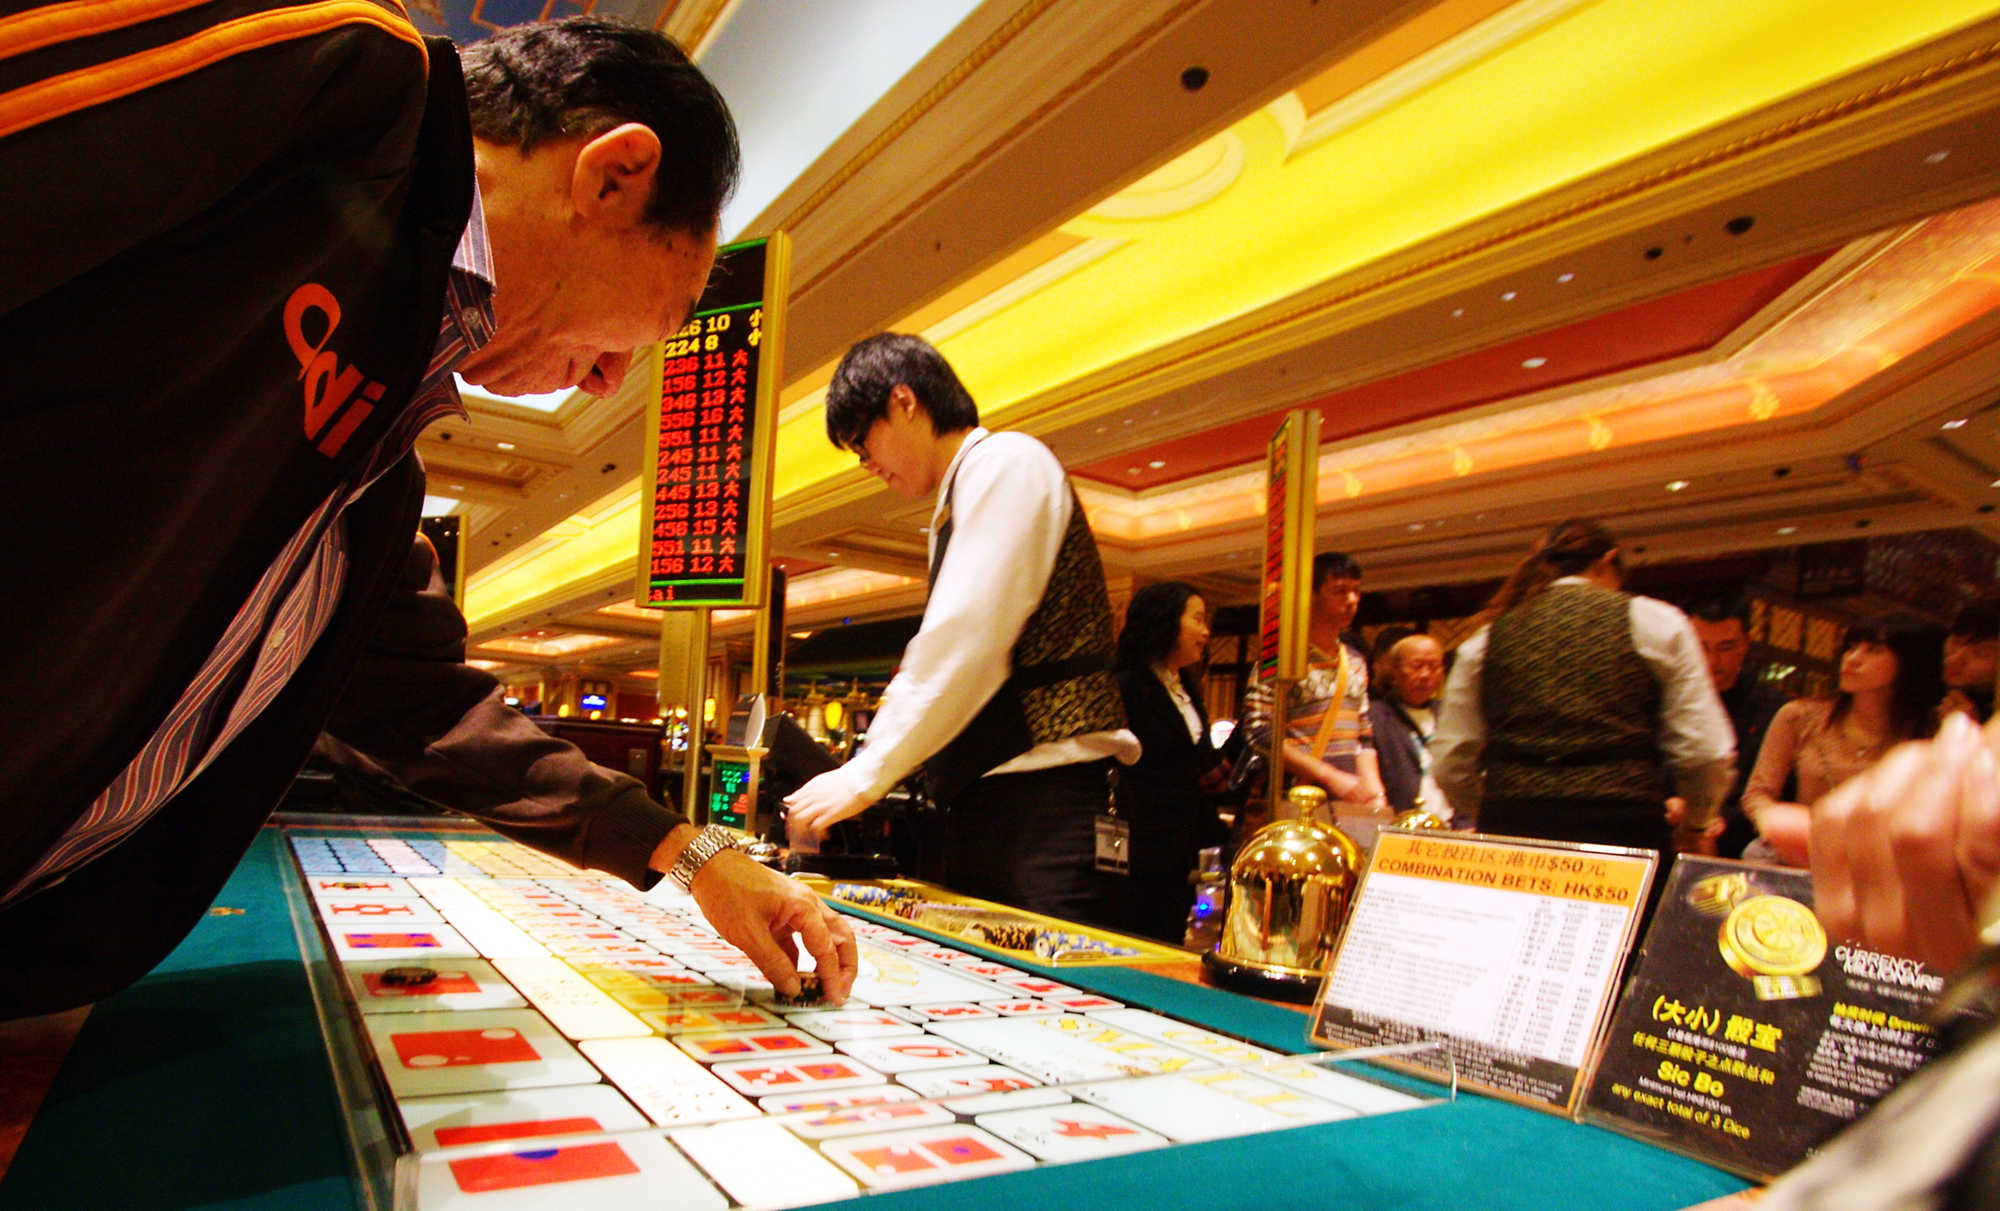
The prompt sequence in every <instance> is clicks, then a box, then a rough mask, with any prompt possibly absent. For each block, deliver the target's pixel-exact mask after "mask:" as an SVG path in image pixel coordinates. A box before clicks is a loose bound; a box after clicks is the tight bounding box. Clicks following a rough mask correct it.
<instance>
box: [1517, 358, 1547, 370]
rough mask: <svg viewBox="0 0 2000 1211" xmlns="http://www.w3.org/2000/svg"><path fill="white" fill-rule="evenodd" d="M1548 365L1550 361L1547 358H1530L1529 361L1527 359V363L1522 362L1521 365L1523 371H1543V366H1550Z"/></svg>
mask: <svg viewBox="0 0 2000 1211" xmlns="http://www.w3.org/2000/svg"><path fill="white" fill-rule="evenodd" d="M1548 364H1549V359H1548V358H1545V357H1531V358H1529V359H1527V360H1526V361H1524V362H1522V363H1521V369H1523V370H1540V369H1541V368H1542V367H1543V366H1546V365H1548Z"/></svg>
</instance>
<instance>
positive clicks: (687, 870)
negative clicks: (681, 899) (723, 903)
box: [667, 824, 739, 891]
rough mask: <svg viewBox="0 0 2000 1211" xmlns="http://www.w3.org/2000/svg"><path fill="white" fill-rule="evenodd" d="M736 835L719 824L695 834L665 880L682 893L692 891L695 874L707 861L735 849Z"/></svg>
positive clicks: (675, 860)
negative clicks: (727, 850) (671, 882)
mask: <svg viewBox="0 0 2000 1211" xmlns="http://www.w3.org/2000/svg"><path fill="white" fill-rule="evenodd" d="M738 840H739V838H738V837H737V835H736V834H735V833H733V832H730V831H729V830H728V829H726V828H723V827H722V826H721V825H719V824H711V825H709V826H708V827H707V828H704V829H702V830H701V831H700V832H698V833H696V834H695V836H694V840H692V841H690V842H688V843H687V848H685V849H683V850H681V856H680V857H678V858H676V859H674V868H673V869H672V870H670V871H668V872H667V878H669V879H672V880H673V881H674V885H675V886H677V887H679V888H680V889H681V890H682V891H692V890H694V876H695V872H696V871H698V870H700V869H701V868H702V867H703V866H706V865H707V864H708V860H709V859H710V858H713V857H714V856H715V855H717V854H719V853H721V852H722V851H723V850H725V849H735V848H736V843H737V841H738Z"/></svg>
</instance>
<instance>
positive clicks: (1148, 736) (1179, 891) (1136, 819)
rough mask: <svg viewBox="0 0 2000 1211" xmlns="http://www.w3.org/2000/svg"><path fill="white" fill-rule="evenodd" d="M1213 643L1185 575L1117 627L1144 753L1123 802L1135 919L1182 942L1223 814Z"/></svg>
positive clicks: (1150, 594)
mask: <svg viewBox="0 0 2000 1211" xmlns="http://www.w3.org/2000/svg"><path fill="white" fill-rule="evenodd" d="M1207 648H1208V605H1207V603H1206V602H1204V601H1203V600H1202V599H1201V595H1200V594H1199V593H1197V592H1195V590H1194V587H1193V586H1192V585H1188V584H1184V583H1182V582H1181V581H1178V580H1169V581H1166V582H1164V583H1162V584H1153V585H1147V586H1146V587H1145V588H1143V589H1140V590H1139V591H1138V592H1137V593H1134V594H1133V595H1132V604H1131V605H1130V606H1129V607H1128V608H1127V610H1126V613H1125V629H1124V630H1123V631H1122V632H1120V633H1119V636H1118V687H1119V689H1120V691H1121V692H1122V693H1123V694H1124V698H1125V721H1126V726H1127V727H1130V728H1131V729H1132V732H1133V734H1134V735H1136V736H1138V737H1139V747H1140V757H1139V760H1138V762H1137V763H1136V764H1134V765H1128V766H1126V767H1125V768H1124V770H1123V772H1122V774H1121V777H1122V778H1123V782H1124V788H1125V792H1126V793H1125V794H1124V795H1123V796H1121V799H1120V802H1121V804H1122V805H1123V807H1124V808H1126V809H1128V810H1129V812H1130V815H1131V827H1132V841H1131V845H1130V847H1129V849H1128V851H1127V854H1128V857H1129V859H1130V862H1131V867H1130V873H1129V876H1128V878H1127V883H1128V885H1129V893H1130V896H1131V916H1130V920H1131V925H1132V928H1133V929H1134V930H1136V931H1137V932H1139V933H1142V934H1145V935H1147V936H1148V937H1154V938H1161V939H1164V940H1165V941H1169V942H1174V943H1179V942H1180V940H1181V938H1182V937H1183V936H1184V933H1185V928H1186V924H1187V913H1188V906H1189V905H1190V904H1192V903H1193V902H1194V888H1193V885H1192V884H1190V883H1189V882H1188V872H1190V871H1192V870H1193V869H1194V868H1195V866H1196V864H1197V862H1198V861H1199V858H1200V853H1201V849H1202V847H1203V846H1205V845H1215V844H1219V843H1220V840H1221V838H1220V836H1219V834H1220V832H1221V828H1220V824H1219V822H1218V819H1217V817H1216V814H1215V810H1214V808H1213V807H1211V806H1210V804H1209V800H1208V796H1207V795H1206V794H1205V793H1204V792H1203V789H1202V781H1203V779H1204V778H1205V777H1207V775H1208V773H1209V771H1210V770H1212V769H1214V768H1215V766H1216V761H1217V759H1216V753H1215V749H1214V747H1213V746H1212V745H1210V744H1209V740H1208V713H1207V712H1206V711H1205V710H1203V709H1202V702H1201V684H1200V682H1199V681H1198V680H1197V679H1196V674H1197V672H1198V671H1199V669H1200V665H1201V662H1202V660H1203V658H1204V653H1205V652H1206V650H1207Z"/></svg>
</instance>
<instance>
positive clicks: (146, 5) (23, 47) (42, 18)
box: [0, 0, 208, 59]
mask: <svg viewBox="0 0 2000 1211" xmlns="http://www.w3.org/2000/svg"><path fill="white" fill-rule="evenodd" d="M206 3H208V0H68V3H66V4H51V5H49V6H48V7H46V8H37V9H31V10H29V11H28V12H25V13H21V14H19V15H18V16H13V17H8V18H6V19H5V20H0V59H7V58H11V57H13V56H15V55H25V54H27V53H28V52H29V51H35V50H40V49H42V48H43V47H44V46H54V45H55V44H56V43H58V42H68V41H70V40H72V39H75V38H88V37H90V36H92V35H93V34H108V33H110V32H111V31H112V30H114V29H124V28H125V27H126V26H128V25H137V24H139V23H140V22H142V21H151V20H153V19H154V18H155V17H165V16H169V15H171V14H173V13H177V12H180V11H181V10H182V9H189V8H194V7H195V6H196V5H200V4H206Z"/></svg>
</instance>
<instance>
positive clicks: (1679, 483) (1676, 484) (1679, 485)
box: [1667, 479, 1688, 492]
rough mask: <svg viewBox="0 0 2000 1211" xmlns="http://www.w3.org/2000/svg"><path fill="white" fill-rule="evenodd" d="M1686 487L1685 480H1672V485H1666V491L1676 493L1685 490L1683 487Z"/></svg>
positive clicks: (1686, 482)
mask: <svg viewBox="0 0 2000 1211" xmlns="http://www.w3.org/2000/svg"><path fill="white" fill-rule="evenodd" d="M1687 486H1688V481H1687V480H1685V479H1677V480H1674V481H1673V482H1672V483H1670V484H1668V485H1667V491H1669V492H1678V491H1680V490H1681V489H1683V488H1685V487H1687Z"/></svg>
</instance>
